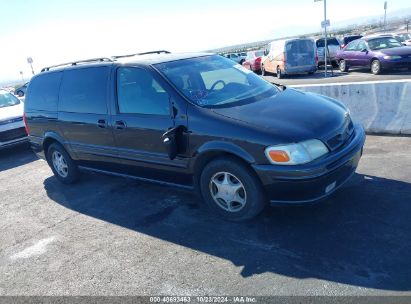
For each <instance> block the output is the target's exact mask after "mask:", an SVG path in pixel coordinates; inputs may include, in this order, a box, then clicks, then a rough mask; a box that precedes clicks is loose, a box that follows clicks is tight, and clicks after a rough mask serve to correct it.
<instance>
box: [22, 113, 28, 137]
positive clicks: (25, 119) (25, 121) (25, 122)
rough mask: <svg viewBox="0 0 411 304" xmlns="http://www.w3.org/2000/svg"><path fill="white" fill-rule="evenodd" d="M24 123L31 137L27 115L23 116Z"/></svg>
mask: <svg viewBox="0 0 411 304" xmlns="http://www.w3.org/2000/svg"><path fill="white" fill-rule="evenodd" d="M23 121H24V127H25V128H26V133H27V135H29V134H30V129H29V126H28V125H27V118H26V113H24V114H23Z"/></svg>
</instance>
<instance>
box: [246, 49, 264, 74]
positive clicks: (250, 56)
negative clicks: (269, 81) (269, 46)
mask: <svg viewBox="0 0 411 304" xmlns="http://www.w3.org/2000/svg"><path fill="white" fill-rule="evenodd" d="M263 56H264V51H263V50H258V51H251V52H248V53H247V57H246V58H245V61H244V62H243V67H245V68H246V69H249V70H251V71H253V72H256V73H259V72H261V57H263Z"/></svg>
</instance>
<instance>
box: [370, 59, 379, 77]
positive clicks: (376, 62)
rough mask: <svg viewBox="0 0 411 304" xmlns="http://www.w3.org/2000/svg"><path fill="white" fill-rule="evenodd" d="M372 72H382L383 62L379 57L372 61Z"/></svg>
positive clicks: (375, 73) (377, 73)
mask: <svg viewBox="0 0 411 304" xmlns="http://www.w3.org/2000/svg"><path fill="white" fill-rule="evenodd" d="M371 73H373V74H374V75H379V74H381V62H380V61H379V60H378V59H374V60H373V61H372V62H371Z"/></svg>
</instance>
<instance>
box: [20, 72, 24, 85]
mask: <svg viewBox="0 0 411 304" xmlns="http://www.w3.org/2000/svg"><path fill="white" fill-rule="evenodd" d="M20 75H21V80H22V81H23V83H24V76H23V71H20Z"/></svg>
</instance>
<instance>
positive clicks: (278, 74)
mask: <svg viewBox="0 0 411 304" xmlns="http://www.w3.org/2000/svg"><path fill="white" fill-rule="evenodd" d="M277 78H278V79H283V78H284V75H283V73H281V69H280V67H277Z"/></svg>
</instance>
